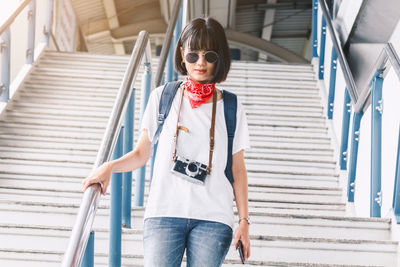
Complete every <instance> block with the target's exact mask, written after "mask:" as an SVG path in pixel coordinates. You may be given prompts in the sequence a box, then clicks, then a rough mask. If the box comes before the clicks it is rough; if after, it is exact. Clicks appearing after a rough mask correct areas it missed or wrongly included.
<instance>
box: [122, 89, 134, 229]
mask: <svg viewBox="0 0 400 267" xmlns="http://www.w3.org/2000/svg"><path fill="white" fill-rule="evenodd" d="M134 112H135V88H132V93H131V98H130V99H129V104H128V107H127V109H126V112H125V129H124V153H123V154H124V155H125V154H127V153H129V152H130V151H132V149H133V132H134V127H135V118H134ZM131 208H132V172H124V173H123V181H122V225H123V226H124V227H126V228H131Z"/></svg>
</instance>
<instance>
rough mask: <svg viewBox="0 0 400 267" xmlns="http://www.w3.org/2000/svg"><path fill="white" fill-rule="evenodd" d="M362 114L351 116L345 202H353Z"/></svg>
mask: <svg viewBox="0 0 400 267" xmlns="http://www.w3.org/2000/svg"><path fill="white" fill-rule="evenodd" d="M362 116H363V113H362V112H360V113H354V116H353V128H352V137H351V153H350V161H349V179H348V186H347V201H348V202H354V191H355V181H356V169H357V156H358V142H359V140H360V139H359V138H360V123H361V118H362Z"/></svg>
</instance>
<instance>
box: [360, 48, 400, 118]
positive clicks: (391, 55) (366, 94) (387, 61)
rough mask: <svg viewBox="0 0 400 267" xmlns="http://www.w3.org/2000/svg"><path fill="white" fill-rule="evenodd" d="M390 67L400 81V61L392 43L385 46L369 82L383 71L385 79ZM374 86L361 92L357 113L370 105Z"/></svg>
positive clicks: (368, 86) (369, 85)
mask: <svg viewBox="0 0 400 267" xmlns="http://www.w3.org/2000/svg"><path fill="white" fill-rule="evenodd" d="M390 67H393V69H394V71H395V73H396V75H397V77H398V78H399V79H400V59H399V56H398V55H397V53H396V50H395V49H394V47H393V45H392V44H391V43H387V44H385V46H384V47H383V48H382V51H381V53H380V54H379V57H378V59H377V60H376V62H375V64H374V68H373V71H372V72H371V73H370V75H369V77H368V81H372V79H373V78H374V76H375V75H376V71H379V70H382V71H383V72H382V76H383V77H385V76H386V74H387V73H388V72H389V69H390ZM371 90H372V85H371V84H368V85H367V87H366V88H365V89H364V90H362V91H361V93H360V95H359V99H358V101H357V103H356V104H355V105H354V110H355V112H360V111H365V110H366V109H367V108H368V106H369V105H367V103H369V101H370V98H371Z"/></svg>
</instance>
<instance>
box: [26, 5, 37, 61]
mask: <svg viewBox="0 0 400 267" xmlns="http://www.w3.org/2000/svg"><path fill="white" fill-rule="evenodd" d="M35 24H36V0H32V1H31V2H30V3H29V10H28V49H27V50H26V64H32V63H33V59H34V56H35V55H34V51H35Z"/></svg>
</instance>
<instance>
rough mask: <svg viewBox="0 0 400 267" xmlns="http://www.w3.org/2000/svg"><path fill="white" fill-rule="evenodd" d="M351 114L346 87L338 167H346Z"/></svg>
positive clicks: (343, 168) (342, 168)
mask: <svg viewBox="0 0 400 267" xmlns="http://www.w3.org/2000/svg"><path fill="white" fill-rule="evenodd" d="M350 115H351V98H350V94H349V91H348V90H347V88H345V89H344V103H343V118H342V140H341V143H340V169H341V170H346V169H347V159H348V156H347V154H348V151H347V149H348V144H349V127H350Z"/></svg>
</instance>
